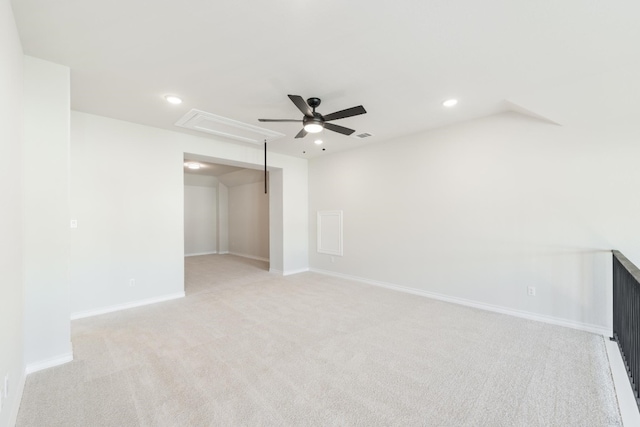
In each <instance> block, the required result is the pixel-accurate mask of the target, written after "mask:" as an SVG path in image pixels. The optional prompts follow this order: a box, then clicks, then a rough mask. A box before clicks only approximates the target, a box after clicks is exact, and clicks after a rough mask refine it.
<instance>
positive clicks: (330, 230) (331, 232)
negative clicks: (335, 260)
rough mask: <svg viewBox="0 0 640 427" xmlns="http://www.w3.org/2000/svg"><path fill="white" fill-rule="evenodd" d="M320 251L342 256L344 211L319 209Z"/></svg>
mask: <svg viewBox="0 0 640 427" xmlns="http://www.w3.org/2000/svg"><path fill="white" fill-rule="evenodd" d="M317 227H318V253H321V254H328V255H338V256H342V253H343V251H342V211H318V225H317Z"/></svg>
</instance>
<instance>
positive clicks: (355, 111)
mask: <svg viewBox="0 0 640 427" xmlns="http://www.w3.org/2000/svg"><path fill="white" fill-rule="evenodd" d="M366 112H367V110H365V109H364V107H363V106H362V105H358V106H357V107H351V108H347V109H346V110H341V111H336V112H335V113H331V114H327V115H326V116H323V117H324V121H325V122H328V121H331V120H338V119H344V118H345V117H352V116H357V115H360V114H365V113H366Z"/></svg>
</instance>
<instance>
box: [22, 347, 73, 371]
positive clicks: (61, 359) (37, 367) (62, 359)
mask: <svg viewBox="0 0 640 427" xmlns="http://www.w3.org/2000/svg"><path fill="white" fill-rule="evenodd" d="M72 360H73V352H69V353H66V354H62V355H60V356H56V357H52V358H51V359H47V360H41V361H40V362H36V363H30V364H28V365H27V367H26V368H25V370H24V373H25V374H26V375H29V374H32V373H34V372H38V371H42V370H43V369H47V368H53V367H54V366H58V365H64V364H65V363H69V362H71V361H72Z"/></svg>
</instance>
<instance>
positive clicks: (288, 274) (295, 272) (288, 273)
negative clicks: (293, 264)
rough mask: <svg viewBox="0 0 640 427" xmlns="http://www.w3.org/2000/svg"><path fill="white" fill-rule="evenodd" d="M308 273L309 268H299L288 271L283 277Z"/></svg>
mask: <svg viewBox="0 0 640 427" xmlns="http://www.w3.org/2000/svg"><path fill="white" fill-rule="evenodd" d="M307 271H309V269H308V268H299V269H297V270H287V271H285V272H283V273H282V275H283V276H291V275H292V274H300V273H306V272H307Z"/></svg>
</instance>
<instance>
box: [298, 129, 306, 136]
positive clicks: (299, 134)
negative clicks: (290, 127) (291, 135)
mask: <svg viewBox="0 0 640 427" xmlns="http://www.w3.org/2000/svg"><path fill="white" fill-rule="evenodd" d="M305 136H307V131H306V130H304V128H302V129H301V130H300V132H298V134H297V135H296V138H304V137H305Z"/></svg>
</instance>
